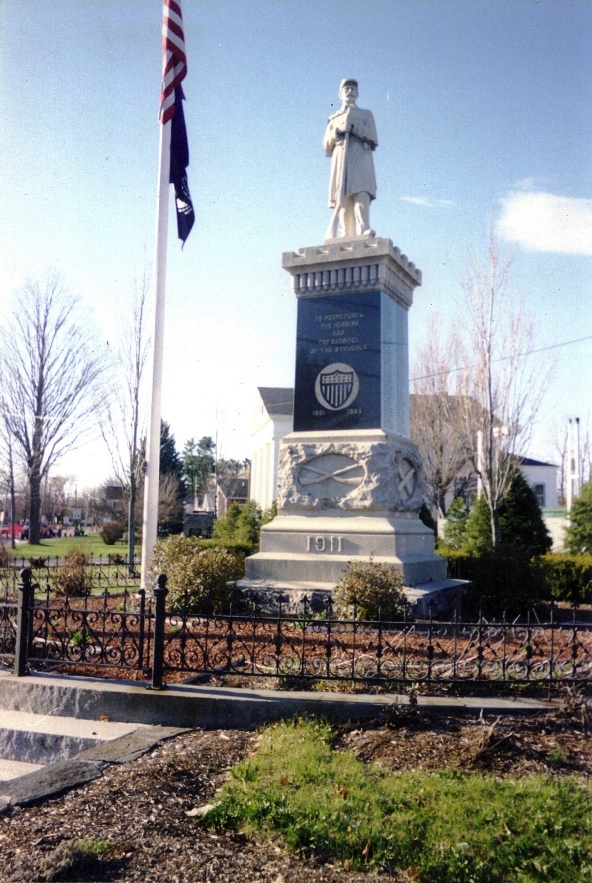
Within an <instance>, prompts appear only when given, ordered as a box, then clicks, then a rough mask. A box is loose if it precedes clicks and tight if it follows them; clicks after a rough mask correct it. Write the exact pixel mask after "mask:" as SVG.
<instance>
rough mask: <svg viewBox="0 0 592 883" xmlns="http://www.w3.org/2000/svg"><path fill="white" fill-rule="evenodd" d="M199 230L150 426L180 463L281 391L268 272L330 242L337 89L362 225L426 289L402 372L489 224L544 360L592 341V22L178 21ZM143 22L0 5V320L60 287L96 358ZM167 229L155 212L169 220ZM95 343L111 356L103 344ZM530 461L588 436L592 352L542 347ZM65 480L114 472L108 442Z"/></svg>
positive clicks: (140, 218) (148, 183) (149, 211)
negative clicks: (181, 455) (368, 152)
mask: <svg viewBox="0 0 592 883" xmlns="http://www.w3.org/2000/svg"><path fill="white" fill-rule="evenodd" d="M183 15H184V21H185V39H186V46H187V52H188V67H189V72H188V76H187V78H186V81H185V84H184V86H185V92H186V96H187V101H186V104H185V114H186V120H187V126H188V132H189V143H190V152H191V165H190V168H189V183H190V188H191V192H192V196H193V201H194V205H195V208H196V215H197V220H196V224H195V226H194V229H193V232H192V234H191V236H190V238H189V240H188V242H187V244H186V246H185V249H184V250H183V251H181V249H180V245H179V244H178V242H177V241H176V240H175V238H174V229H175V226H174V219H173V218H172V216H171V235H170V239H169V260H168V284H167V306H166V332H165V358H164V381H163V382H164V385H163V417H164V419H166V420H168V421H169V422H170V424H171V429H172V431H173V433H174V435H175V436H176V439H177V442H178V446H179V447H182V445H183V443H184V442H185V440H186V439H187V438H189V437H191V436H195V437H200V436H201V435H206V434H207V435H217V438H218V446H219V452H220V453H221V454H222V455H223V456H235V457H241V458H242V457H244V456H248V455H249V453H250V448H249V434H250V426H251V423H250V421H251V418H250V414H251V406H252V401H253V397H254V391H255V389H256V387H257V385H263V386H284V385H285V386H291V385H292V383H293V370H294V351H295V318H296V304H295V298H294V296H293V294H292V292H291V288H290V279H289V277H288V275H287V274H286V273H285V272H284V271H282V269H281V255H282V252H284V251H291V250H297V249H298V248H302V247H305V246H309V245H318V244H320V243H321V242H322V238H323V235H324V231H325V229H326V226H327V223H328V220H329V209H328V208H327V188H328V177H329V161H328V160H327V159H326V157H325V156H324V153H323V150H322V144H321V142H322V136H323V131H324V127H325V122H326V117H327V116H328V114H329V113H331V112H332V111H333V110H334V109H335V108H336V106H337V105H338V99H337V90H338V85H339V81H340V80H341V78H342V77H344V76H354V77H356V78H357V79H358V80H359V84H360V96H359V104H360V106H362V107H367V108H370V109H371V110H372V111H373V113H374V116H375V119H376V123H377V127H378V136H379V147H378V149H377V151H376V154H375V164H376V173H377V179H378V196H377V199H376V201H375V202H374V203H373V206H372V226H373V227H375V229H376V231H377V234H378V235H379V236H385V237H389V238H391V239H392V240H393V242H394V244H395V245H397V246H399V247H400V248H401V250H402V251H403V252H405V253H406V254H407V255H408V256H409V258H410V259H411V260H412V261H414V262H415V263H416V264H417V266H419V267H420V268H421V269H422V271H423V286H422V288H421V289H419V290H418V291H417V292H416V297H415V304H414V306H413V308H412V310H411V313H410V331H411V347H412V357H413V352H414V350H415V349H416V348H417V346H418V345H419V344H420V343H421V341H422V339H423V338H422V335H424V333H425V328H426V326H427V322H428V319H429V316H430V314H431V313H432V312H433V311H435V310H438V312H439V313H440V315H441V317H442V319H443V324H445V323H446V321H450V320H452V317H453V314H454V311H455V309H456V300H457V297H458V294H459V284H458V283H459V279H460V278H461V277H462V276H463V273H464V269H465V267H466V264H467V260H468V254H469V252H470V251H471V250H479V249H482V248H483V247H484V245H485V242H486V239H487V233H488V230H489V229H490V227H491V226H494V227H495V228H496V229H497V231H498V234H499V236H500V238H501V239H502V241H503V242H504V244H505V245H506V246H507V248H508V249H509V250H510V251H511V252H512V253H513V254H514V264H513V277H512V286H513V288H514V289H515V291H516V297H518V296H522V297H523V298H524V300H525V302H526V304H527V305H528V306H529V307H530V308H531V309H532V311H533V312H534V313H535V314H536V318H537V327H538V339H539V340H540V344H541V346H546V345H555V344H559V343H563V342H565V341H570V340H574V339H576V338H581V337H587V336H589V335H592V150H591V147H592V114H591V113H590V108H591V107H592V68H591V65H590V63H589V54H590V47H592V4H591V3H590V2H589V0H551V2H548V0H508V2H506V0H357V2H352V0H339V2H338V0H289V2H288V0H251V2H249V3H247V2H243V0H215V2H214V0H210V2H203V0H199V2H198V0H183ZM160 26H161V2H160V0H127V2H125V3H122V2H121V0H85V2H84V3H80V2H79V0H60V2H59V3H57V2H55V0H2V4H1V5H0V33H1V38H0V67H1V76H2V81H3V83H4V84H7V83H10V84H11V88H10V89H7V88H6V85H5V88H4V89H3V90H2V94H1V96H0V113H1V118H2V120H3V125H2V131H1V133H0V149H1V152H2V188H1V192H0V244H1V248H0V298H1V301H0V303H1V305H2V314H3V316H7V315H8V314H9V311H10V309H12V308H14V303H15V301H14V300H11V297H10V292H11V291H13V290H14V289H16V288H18V287H19V285H21V284H22V282H23V281H24V279H25V278H26V277H27V276H30V275H32V276H36V275H39V274H40V273H42V272H43V271H44V270H45V269H47V268H48V267H58V268H59V269H60V270H61V271H62V272H63V274H64V277H65V279H66V281H67V283H68V285H69V287H70V288H71V289H72V290H73V291H75V292H78V293H80V295H81V296H82V298H83V299H84V302H85V305H86V308H87V310H88V311H89V314H90V315H91V316H93V317H94V319H95V321H96V325H97V328H98V331H99V335H100V338H101V341H102V343H103V344H105V345H106V342H107V341H111V344H112V341H113V339H114V337H115V335H116V333H117V329H118V328H119V327H120V326H121V325H122V323H123V322H124V321H125V315H126V309H127V304H128V303H129V301H130V300H131V296H132V292H133V284H134V278H135V277H136V276H138V275H141V273H142V270H143V268H144V265H145V264H147V265H148V267H149V268H150V267H151V266H152V264H153V252H154V231H155V211H156V208H155V199H156V177H157V159H158V156H157V154H158V126H157V112H158V97H159V85H160V74H161V54H160V52H161V51H160ZM171 210H172V208H171ZM111 344H110V345H111ZM555 354H556V357H557V364H556V369H555V374H554V382H553V383H552V385H551V387H550V388H549V391H548V395H547V396H546V398H545V402H544V405H543V408H542V410H541V412H540V422H539V426H538V427H537V433H536V439H535V442H534V447H533V449H532V450H531V451H529V452H527V453H530V454H531V455H533V456H539V457H550V456H552V453H551V451H550V449H548V448H547V447H546V440H547V437H548V435H549V433H550V429H551V426H552V425H553V423H555V422H558V421H561V420H562V419H563V418H564V417H566V416H571V415H579V416H580V417H581V418H582V421H583V423H584V424H586V422H587V420H588V419H589V417H590V414H591V413H592V383H591V382H590V381H591V380H592V370H591V369H590V365H591V363H592V340H591V339H588V340H586V341H583V342H581V343H578V344H572V345H569V346H562V347H558V348H557V349H556V350H555ZM59 471H62V472H72V473H73V474H75V475H76V476H77V480H78V483H79V485H82V486H84V485H87V484H95V483H98V482H99V481H101V480H102V479H103V478H105V477H106V476H107V474H108V472H109V461H108V457H107V455H106V452H104V451H103V447H102V444H101V443H99V442H96V443H95V444H93V445H92V446H90V447H87V448H85V449H83V450H82V451H81V452H80V454H79V455H77V456H76V457H71V458H69V459H68V461H66V462H65V463H64V464H63V466H62V467H60V468H59Z"/></svg>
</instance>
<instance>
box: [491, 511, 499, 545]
mask: <svg viewBox="0 0 592 883" xmlns="http://www.w3.org/2000/svg"><path fill="white" fill-rule="evenodd" d="M491 540H492V543H493V548H494V549H499V547H500V543H501V536H500V523H499V509H497V508H495V509H492V510H491Z"/></svg>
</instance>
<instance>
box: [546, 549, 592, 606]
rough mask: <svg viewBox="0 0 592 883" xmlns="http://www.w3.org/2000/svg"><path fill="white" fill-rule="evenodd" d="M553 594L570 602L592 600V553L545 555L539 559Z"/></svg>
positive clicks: (548, 586) (558, 598)
mask: <svg viewBox="0 0 592 883" xmlns="http://www.w3.org/2000/svg"><path fill="white" fill-rule="evenodd" d="M538 564H539V567H540V568H541V570H542V575H543V579H544V580H545V584H546V586H547V589H548V590H549V592H550V594H551V596H552V597H553V598H555V599H556V600H557V601H568V602H569V603H570V604H586V603H590V602H592V555H552V554H551V553H549V554H547V555H544V556H543V557H542V558H539V559H538Z"/></svg>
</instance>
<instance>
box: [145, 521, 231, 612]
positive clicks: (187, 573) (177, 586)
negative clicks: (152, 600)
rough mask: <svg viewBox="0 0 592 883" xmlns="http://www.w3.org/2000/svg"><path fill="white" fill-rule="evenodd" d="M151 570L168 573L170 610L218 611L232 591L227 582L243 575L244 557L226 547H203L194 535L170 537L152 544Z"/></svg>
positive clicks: (221, 609) (226, 601)
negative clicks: (153, 546)
mask: <svg viewBox="0 0 592 883" xmlns="http://www.w3.org/2000/svg"><path fill="white" fill-rule="evenodd" d="M152 572H153V575H154V576H156V575H157V574H159V573H165V574H166V575H167V577H168V582H167V588H168V590H169V594H168V596H167V608H168V609H169V610H170V611H171V612H173V613H178V612H181V611H183V610H187V611H188V612H190V613H205V612H208V613H209V612H212V613H221V612H223V611H225V610H226V609H227V606H228V603H229V601H230V596H231V594H232V585H230V586H229V583H230V584H232V583H233V582H234V581H235V580H237V579H241V577H243V576H244V575H245V557H244V555H243V554H241V553H240V552H236V551H231V550H230V549H220V548H217V549H216V548H209V549H208V548H206V549H204V548H203V547H202V546H201V545H200V544H199V542H198V541H197V537H184V536H177V537H170V538H169V539H167V540H163V541H161V542H159V543H158V545H157V546H156V549H155V551H154V558H153V564H152Z"/></svg>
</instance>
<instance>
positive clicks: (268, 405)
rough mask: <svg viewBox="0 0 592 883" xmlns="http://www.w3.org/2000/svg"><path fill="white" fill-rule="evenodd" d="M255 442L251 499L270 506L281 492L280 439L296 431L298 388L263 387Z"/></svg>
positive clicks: (252, 438) (255, 430) (254, 429)
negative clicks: (295, 408) (279, 483)
mask: <svg viewBox="0 0 592 883" xmlns="http://www.w3.org/2000/svg"><path fill="white" fill-rule="evenodd" d="M257 392H258V396H257V405H256V409H255V419H254V426H253V432H252V434H251V441H252V452H253V454H252V458H251V499H252V500H254V501H255V502H256V503H257V505H258V506H259V507H260V508H261V509H269V507H270V506H271V504H272V503H273V501H274V500H275V498H276V495H277V484H278V462H279V456H280V441H281V440H282V438H283V437H284V436H285V435H287V434H288V433H289V432H292V424H293V421H294V390H293V389H286V388H284V387H276V386H260V387H259V388H258V390H257Z"/></svg>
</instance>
